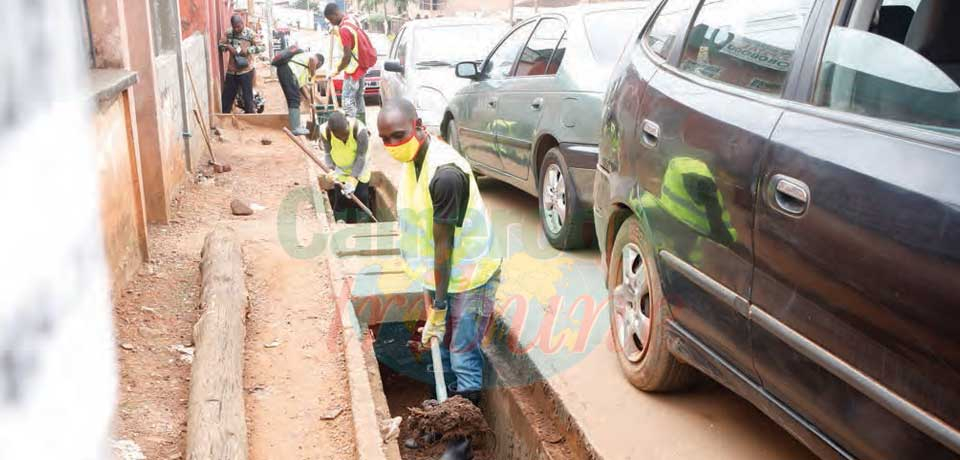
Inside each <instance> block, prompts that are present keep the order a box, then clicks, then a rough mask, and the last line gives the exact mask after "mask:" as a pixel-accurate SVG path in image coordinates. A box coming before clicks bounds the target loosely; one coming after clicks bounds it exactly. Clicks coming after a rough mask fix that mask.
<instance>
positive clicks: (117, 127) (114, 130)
mask: <svg viewBox="0 0 960 460" xmlns="http://www.w3.org/2000/svg"><path fill="white" fill-rule="evenodd" d="M128 104H130V101H129V98H128V93H127V92H124V93H123V95H121V97H118V98H116V99H115V100H114V101H112V102H111V103H109V104H108V105H106V106H103V107H100V109H99V110H98V111H97V113H96V114H95V115H94V117H93V132H94V133H96V136H94V142H95V145H94V151H95V152H96V155H97V171H98V173H99V176H100V217H101V225H102V227H103V234H104V235H103V236H104V247H105V248H106V253H107V265H108V266H109V267H110V272H111V280H112V282H113V285H114V287H117V286H122V285H124V284H126V282H127V281H128V280H129V279H130V277H131V276H133V274H134V273H135V272H136V270H137V268H139V266H140V263H142V262H143V260H142V256H141V252H140V240H139V233H138V228H137V225H138V219H139V216H138V206H139V203H138V202H137V200H139V195H140V193H139V186H138V184H137V182H136V180H137V178H136V177H135V176H134V175H135V174H136V169H137V167H136V159H135V153H134V151H133V149H134V148H135V147H134V145H133V142H134V140H132V139H131V138H130V133H131V131H132V129H131V126H130V125H129V123H130V122H131V120H130V118H129V116H128V115H129V110H128V109H129V108H128Z"/></svg>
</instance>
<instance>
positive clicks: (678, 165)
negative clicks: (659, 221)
mask: <svg viewBox="0 0 960 460" xmlns="http://www.w3.org/2000/svg"><path fill="white" fill-rule="evenodd" d="M684 176H689V177H693V178H697V177H699V178H701V179H704V180H706V181H708V182H710V183H712V184H713V186H714V187H716V179H715V178H714V177H713V174H712V173H711V172H710V169H709V168H708V167H707V165H706V164H705V163H704V162H703V161H700V160H697V159H696V158H690V157H678V158H674V159H672V160H670V163H669V164H668V165H667V172H666V173H665V174H664V177H663V186H662V187H661V189H660V192H661V193H660V206H661V207H662V208H663V209H664V210H666V211H667V212H668V213H669V214H670V215H672V216H673V217H675V218H677V219H678V220H680V221H681V222H683V223H684V224H686V225H688V226H690V227H691V228H693V229H694V230H695V231H697V232H698V233H700V234H701V235H710V220H709V219H708V218H707V209H706V206H705V205H703V204H697V200H694V199H693V198H692V197H691V196H690V190H689V186H688V184H687V183H686V182H685V181H684ZM716 199H717V205H718V206H720V209H722V210H723V215H722V219H723V225H724V227H725V228H726V230H727V232H729V234H730V236H731V237H732V240H733V241H736V239H737V230H736V229H735V228H733V224H731V223H730V213H728V212H727V209H726V207H725V206H724V205H723V196H721V195H720V192H719V191H716Z"/></svg>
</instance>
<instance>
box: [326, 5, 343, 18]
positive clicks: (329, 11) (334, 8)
mask: <svg viewBox="0 0 960 460" xmlns="http://www.w3.org/2000/svg"><path fill="white" fill-rule="evenodd" d="M339 12H340V7H339V6H338V5H337V4H336V3H333V2H330V3H327V6H326V7H325V8H324V9H323V16H324V17H330V16H333V15H335V14H337V13H339Z"/></svg>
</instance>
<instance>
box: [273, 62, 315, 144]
mask: <svg viewBox="0 0 960 460" xmlns="http://www.w3.org/2000/svg"><path fill="white" fill-rule="evenodd" d="M273 59H274V60H273V65H274V66H276V67H277V79H278V80H280V89H281V90H283V96H284V98H285V99H286V100H287V117H288V120H289V122H290V131H291V132H293V134H295V135H297V136H306V135H307V134H309V131H307V130H306V129H304V128H303V126H302V125H301V124H300V102H301V101H302V100H307V101H308V102H309V103H311V104H312V103H313V100H312V99H310V97H309V96H308V95H307V92H306V89H305V88H306V87H307V85H311V84H313V82H314V81H315V79H314V76H315V75H317V69H319V68H320V67H321V66H323V62H324V58H323V55H322V54H320V53H315V54H313V53H310V54H308V53H304V52H303V51H302V50H300V49H299V48H296V47H295V46H291V47H289V48H287V49H285V50H283V51H281V52H279V53H277V55H276V56H274V58H273Z"/></svg>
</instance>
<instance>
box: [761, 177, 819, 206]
mask: <svg viewBox="0 0 960 460" xmlns="http://www.w3.org/2000/svg"><path fill="white" fill-rule="evenodd" d="M770 184H771V191H772V193H773V200H771V203H770V205H771V206H774V208H775V209H776V210H778V211H780V212H782V213H784V214H787V215H789V216H794V217H796V216H801V215H803V213H805V212H806V211H807V206H808V205H809V204H810V188H809V187H807V184H804V183H803V182H802V181H799V180H797V179H794V178H792V177H790V176H785V175H783V174H777V175H775V176H773V178H771V180H770Z"/></svg>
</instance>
